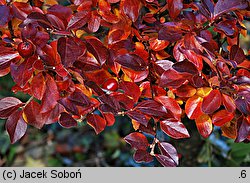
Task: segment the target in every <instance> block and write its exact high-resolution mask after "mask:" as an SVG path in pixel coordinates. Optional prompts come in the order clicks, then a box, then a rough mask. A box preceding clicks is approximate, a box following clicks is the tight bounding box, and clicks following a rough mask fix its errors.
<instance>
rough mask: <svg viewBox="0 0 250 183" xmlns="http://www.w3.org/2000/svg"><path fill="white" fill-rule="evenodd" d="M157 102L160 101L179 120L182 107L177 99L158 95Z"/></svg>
mask: <svg viewBox="0 0 250 183" xmlns="http://www.w3.org/2000/svg"><path fill="white" fill-rule="evenodd" d="M155 100H156V101H157V102H160V103H161V104H162V105H163V106H164V107H165V108H166V109H167V110H168V112H170V113H171V114H172V115H173V117H174V118H175V119H177V120H180V119H181V114H182V109H181V107H180V106H179V104H178V103H177V102H176V100H174V99H172V98H169V97H167V96H158V97H155Z"/></svg>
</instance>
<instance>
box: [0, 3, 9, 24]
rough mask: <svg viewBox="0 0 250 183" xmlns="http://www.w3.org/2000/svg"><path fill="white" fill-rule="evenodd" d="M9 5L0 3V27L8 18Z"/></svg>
mask: <svg viewBox="0 0 250 183" xmlns="http://www.w3.org/2000/svg"><path fill="white" fill-rule="evenodd" d="M10 16H11V14H10V7H9V6H6V5H0V27H2V26H4V25H5V24H6V23H7V22H8V21H9V20H10Z"/></svg>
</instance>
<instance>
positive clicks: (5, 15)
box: [0, 5, 11, 60]
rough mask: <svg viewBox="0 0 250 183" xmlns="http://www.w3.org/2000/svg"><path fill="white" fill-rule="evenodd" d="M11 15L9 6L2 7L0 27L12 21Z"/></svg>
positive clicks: (0, 9)
mask: <svg viewBox="0 0 250 183" xmlns="http://www.w3.org/2000/svg"><path fill="white" fill-rule="evenodd" d="M10 15H11V14H10V8H9V6H6V5H0V27H2V26H4V25H5V24H6V23H7V22H8V21H9V20H10ZM0 60H1V59H0Z"/></svg>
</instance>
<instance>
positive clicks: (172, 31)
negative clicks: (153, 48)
mask: <svg viewBox="0 0 250 183" xmlns="http://www.w3.org/2000/svg"><path fill="white" fill-rule="evenodd" d="M182 33H183V31H182V29H181V28H180V24H179V23H177V22H167V23H165V24H164V27H162V28H161V29H160V30H159V33H158V39H159V40H166V41H169V42H176V41H178V40H180V39H181V38H182Z"/></svg>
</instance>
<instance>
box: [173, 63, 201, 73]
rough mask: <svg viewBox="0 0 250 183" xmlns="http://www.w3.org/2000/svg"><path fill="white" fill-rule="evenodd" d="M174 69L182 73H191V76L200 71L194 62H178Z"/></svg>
mask: <svg viewBox="0 0 250 183" xmlns="http://www.w3.org/2000/svg"><path fill="white" fill-rule="evenodd" d="M172 67H173V69H175V70H176V71H178V72H180V73H190V74H197V73H198V70H197V68H196V67H195V65H194V64H193V63H192V62H189V61H187V60H184V61H181V62H176V63H175V64H174V65H173V66H172Z"/></svg>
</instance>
